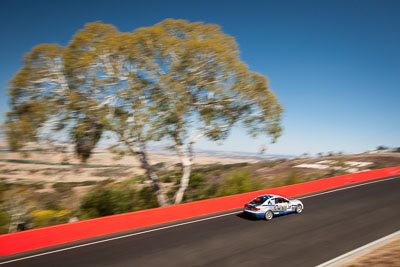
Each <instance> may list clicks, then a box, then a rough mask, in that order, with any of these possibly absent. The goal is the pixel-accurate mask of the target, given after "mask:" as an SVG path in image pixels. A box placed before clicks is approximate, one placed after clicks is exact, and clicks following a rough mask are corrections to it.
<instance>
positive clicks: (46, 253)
mask: <svg viewBox="0 0 400 267" xmlns="http://www.w3.org/2000/svg"><path fill="white" fill-rule="evenodd" d="M397 178H400V176H396V177H391V178H386V179H379V180H375V181H371V182H367V183H362V184H357V185H352V186H348V187H344V188H339V189H334V190H330V191H326V192H321V193H317V194H313V195H309V196H304V197H300V198H297V199H305V198H310V197H315V196H319V195H325V194H329V193H333V192H337V191H342V190H346V189H350V188H354V187H359V186H363V185H367V184H374V183H379V182H384V181H388V180H393V179H397ZM241 212H242V211H241V210H240V211H234V212H230V213H224V214H221V215H216V216H211V217H207V218H203V219H198V220H194V221H190V222H183V223H177V224H174V225H169V226H163V227H160V228H156V229H150V230H146V231H142V232H138V233H132V234H127V235H123V236H117V237H112V238H108V239H103V240H99V241H94V242H90V243H86V244H81V245H76V246H72V247H68V248H62V249H57V250H53V251H49V252H43V253H39V254H35V255H31V256H26V257H22V258H18V259H14V260H9V261H4V262H0V265H3V264H7V263H11V262H16V261H22V260H26V259H31V258H36V257H39V256H44V255H48V254H53V253H57V252H62V251H66V250H71V249H75V248H80V247H86V246H91V245H95V244H100V243H104V242H108V241H113V240H117V239H122V238H126V237H130V236H135V235H142V234H147V233H151V232H156V231H161V230H165V229H169V228H174V227H178V226H182V225H186V224H192V223H197V222H202V221H207V220H212V219H216V218H220V217H224V216H229V215H233V214H238V213H241Z"/></svg>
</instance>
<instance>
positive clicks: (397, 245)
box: [340, 237, 400, 267]
mask: <svg viewBox="0 0 400 267" xmlns="http://www.w3.org/2000/svg"><path fill="white" fill-rule="evenodd" d="M340 266H345V267H361V266H380V267H389V266H400V237H398V238H397V239H396V240H393V241H391V242H389V243H387V244H384V245H382V246H379V247H377V248H376V249H374V250H373V251H369V252H368V253H366V254H365V253H364V254H362V255H360V256H359V257H357V258H355V259H353V260H350V261H349V262H346V263H344V264H342V265H340Z"/></svg>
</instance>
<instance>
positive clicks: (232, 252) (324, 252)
mask: <svg viewBox="0 0 400 267" xmlns="http://www.w3.org/2000/svg"><path fill="white" fill-rule="evenodd" d="M302 201H303V203H304V205H305V210H304V211H303V213H301V214H289V215H284V216H280V217H275V218H273V219H272V220H271V221H269V222H267V221H264V220H250V219H246V218H243V217H242V216H241V214H240V213H238V214H233V215H228V216H224V217H219V218H215V219H210V220H204V221H200V222H196V223H191V224H185V225H181V226H177V227H172V228H168V229H163V230H159V231H154V232H148V233H144V234H140V235H135V236H130V237H126V238H121V239H117V240H112V241H108V242H103V243H98V244H93V245H89V246H84V247H78V248H73V249H70V250H65V251H61V252H56V253H51V254H46V255H42V256H38V257H33V258H28V259H22V260H19V261H15V262H10V263H6V264H5V265H3V266H163V267H165V266H260V265H264V266H265V265H267V264H268V265H269V266H315V265H318V264H320V263H323V262H325V261H328V260H330V259H332V258H334V257H337V256H339V255H341V254H344V253H346V252H348V251H350V250H353V249H355V248H358V247H360V246H363V245H365V244H367V243H369V242H372V241H374V240H376V239H379V238H381V237H383V236H386V235H388V234H391V233H393V232H395V231H397V230H400V176H397V178H395V179H391V180H387V181H381V182H376V183H371V184H365V185H362V186H358V187H354V188H349V189H346V190H341V191H336V192H332V193H328V194H322V195H318V196H313V197H308V198H304V199H302ZM47 251H50V249H47ZM23 256H26V255H23ZM17 257H22V256H21V255H16V256H13V257H7V258H5V257H3V258H2V259H0V262H4V261H8V260H11V259H15V258H17Z"/></svg>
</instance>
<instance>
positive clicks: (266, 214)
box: [264, 210, 274, 221]
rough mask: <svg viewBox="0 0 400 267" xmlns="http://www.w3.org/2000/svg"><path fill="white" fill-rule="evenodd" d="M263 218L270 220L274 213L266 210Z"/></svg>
mask: <svg viewBox="0 0 400 267" xmlns="http://www.w3.org/2000/svg"><path fill="white" fill-rule="evenodd" d="M264 217H265V219H266V220H267V221H269V220H272V218H273V217H274V214H273V213H272V211H270V210H268V211H267V212H266V213H265V216H264Z"/></svg>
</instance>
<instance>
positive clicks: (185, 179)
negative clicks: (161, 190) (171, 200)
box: [175, 144, 193, 204]
mask: <svg viewBox="0 0 400 267" xmlns="http://www.w3.org/2000/svg"><path fill="white" fill-rule="evenodd" d="M176 149H177V152H178V155H179V158H180V159H181V163H182V177H181V182H180V185H179V189H178V191H177V192H176V195H175V204H179V203H181V202H182V200H183V196H184V194H185V191H186V188H187V187H188V186H189V181H190V173H191V171H192V165H193V162H192V157H191V151H189V155H187V153H185V151H184V150H183V148H182V145H179V144H177V145H176Z"/></svg>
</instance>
